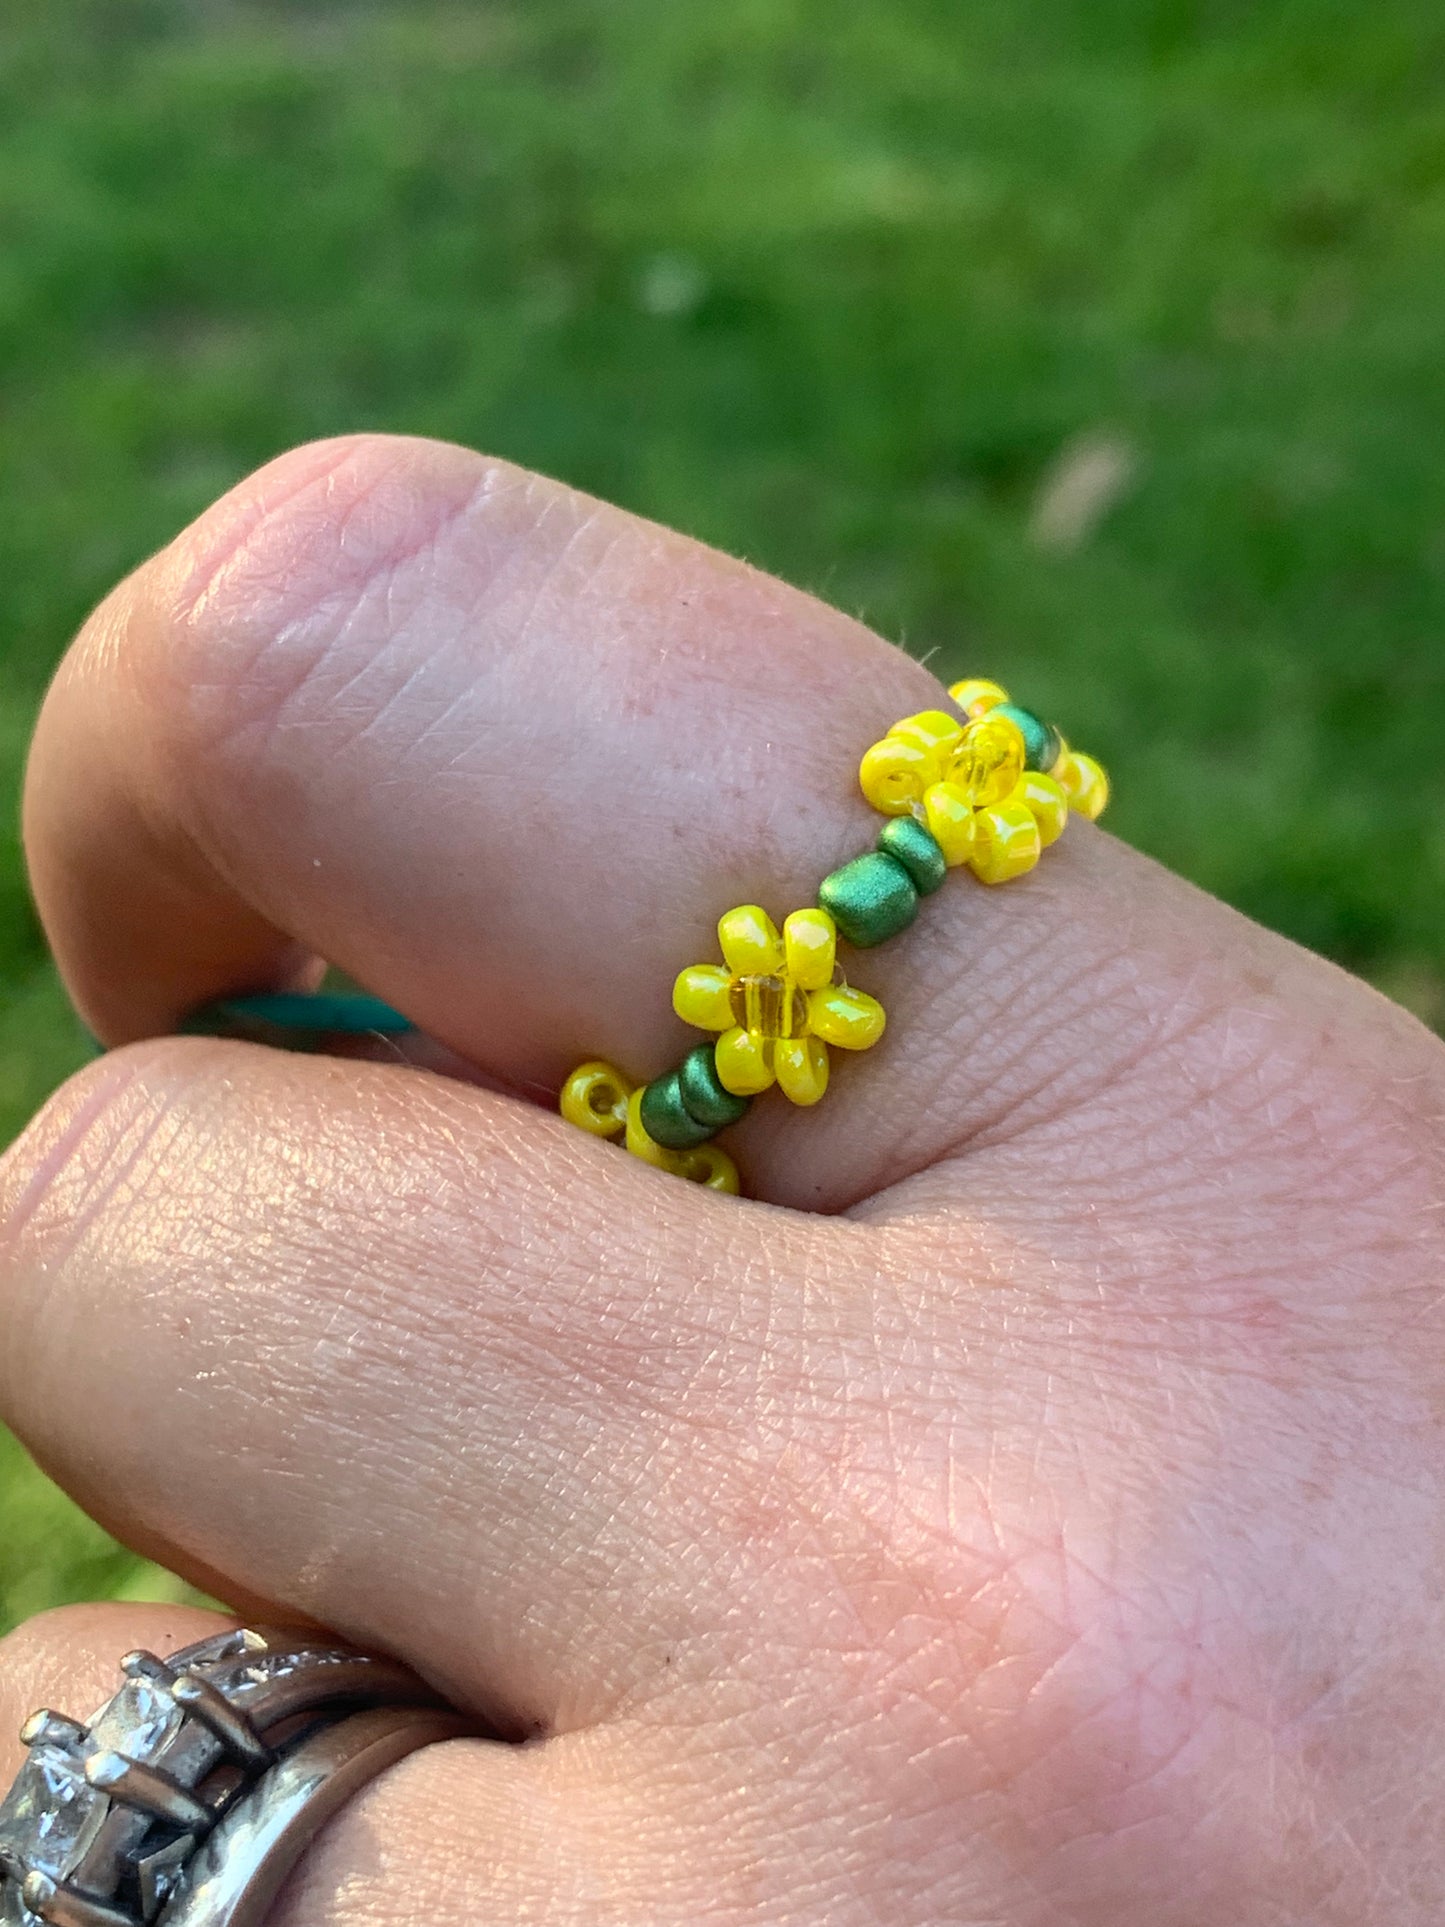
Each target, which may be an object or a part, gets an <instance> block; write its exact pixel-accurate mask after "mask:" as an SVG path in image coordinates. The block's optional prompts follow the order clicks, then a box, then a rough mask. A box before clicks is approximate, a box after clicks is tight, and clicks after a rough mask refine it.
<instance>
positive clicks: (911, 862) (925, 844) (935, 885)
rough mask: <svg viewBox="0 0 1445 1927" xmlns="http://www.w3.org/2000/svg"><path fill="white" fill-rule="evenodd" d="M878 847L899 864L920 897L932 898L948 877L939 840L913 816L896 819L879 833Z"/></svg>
mask: <svg viewBox="0 0 1445 1927" xmlns="http://www.w3.org/2000/svg"><path fill="white" fill-rule="evenodd" d="M878 847H879V849H880V850H883V851H886V852H887V854H888V855H889V856H891V857H893V858H894V859H895V860H896V861H897V862H899V863H901V864H902V865H903V867H904V869H905V870H906V871H907V872H908V874H909V876H910V877H912V879H913V887H914V889H915V890H916V891H917V892H918V894H919V896H921V897H931V896H932V895H933V893H934V891H935V890H937V889H939V888H940V887H941V885H942V883H943V880H944V878H945V877H946V876H947V875H948V861H947V859H946V858H945V856H944V854H943V847H942V845H941V844H940V843H939V841H938V838H937V837H936V836H935V835H934V834H933V832H932V830H930V829H929V828H928V827H927V825H926V824H923V823H920V822H919V821H918V819H917V817H914V816H895V817H894V818H893V819H892V821H891V822H888V823H885V824H884V826H883V828H882V829H881V830H880V831H879V832H878Z"/></svg>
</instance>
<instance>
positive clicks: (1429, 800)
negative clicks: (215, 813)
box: [0, 0, 1445, 1621]
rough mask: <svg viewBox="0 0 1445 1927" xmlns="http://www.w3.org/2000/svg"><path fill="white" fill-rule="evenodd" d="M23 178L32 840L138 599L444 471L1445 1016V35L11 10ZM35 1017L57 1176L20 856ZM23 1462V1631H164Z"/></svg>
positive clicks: (11, 321) (8, 558) (26, 681)
mask: <svg viewBox="0 0 1445 1927" xmlns="http://www.w3.org/2000/svg"><path fill="white" fill-rule="evenodd" d="M0 136H3V137H0V652H3V653H0V660H3V676H0V780H3V782H4V784H5V785H6V786H7V788H8V793H9V795H10V796H11V797H12V798H13V795H14V793H15V792H16V790H17V788H18V783H19V774H20V767H21V759H22V755H23V746H24V741H25V737H26V733H27V730H28V726H29V722H30V719H31V716H32V714H33V711H34V706H35V703H36V701H37V699H38V697H39V695H40V693H41V690H42V688H43V686H44V683H45V680H46V678H47V676H48V674H49V672H50V670H51V668H52V666H53V664H54V662H55V661H56V658H57V656H58V654H59V652H60V650H61V649H62V648H63V646H64V644H65V641H66V638H67V637H68V635H69V634H70V633H71V631H72V630H73V629H74V627H75V625H76V623H77V622H78V621H79V620H80V618H81V617H82V616H83V615H84V613H85V610H86V608H87V606H88V605H89V604H90V603H91V602H92V601H93V600H94V599H95V598H96V597H97V596H99V595H100V594H101V593H102V592H103V591H104V590H105V589H106V588H107V587H108V586H109V585H110V583H111V582H112V581H113V580H114V579H115V578H116V576H117V575H118V574H120V573H121V572H122V571H124V570H126V569H128V568H129V567H131V566H132V565H133V564H134V563H136V562H137V561H138V560H139V559H140V558H141V557H142V556H143V555H145V554H146V552H147V551H148V550H149V549H151V548H152V547H154V546H155V545H156V544H158V543H160V542H161V541H163V540H164V539H165V538H166V537H168V536H169V535H170V534H171V533H173V532H174V530H175V529H176V528H178V527H179V526H180V525H181V524H182V523H184V522H185V521H186V520H187V519H188V518H189V517H191V516H192V515H194V514H195V513H196V512H197V511H199V510H200V509H201V508H202V507H204V506H205V504H206V503H207V501H209V500H210V499H211V498H212V497H213V496H214V495H215V494H216V493H217V492H218V491H219V490H221V489H222V488H224V487H225V486H226V485H227V484H229V483H230V482H231V481H233V480H234V479H236V478H237V477H238V476H240V475H241V474H243V473H244V472H245V471H246V470H247V469H248V468H250V467H252V466H253V465H254V464H256V463H258V462H260V461H262V460H264V459H265V458H266V457H267V456H269V455H271V454H273V453H274V452H275V451H276V450H278V449H280V448H282V447H284V446H286V445H287V444H289V443H292V442H296V441H299V440H301V439H303V438H305V437H308V436H312V435H320V434H327V433H331V432H334V431H337V430H342V429H351V428H360V427H377V428H390V429H406V430H412V431H422V432H426V433H432V434H438V435H445V436H450V437H454V438H456V439H459V440H463V441H469V442H473V443H477V444H481V445H484V446H486V447H488V448H489V449H492V450H495V451H498V452H500V453H504V454H506V455H509V456H512V457H514V458H516V459H518V460H521V461H524V462H529V463H532V464H534V465H536V466H538V467H541V468H543V469H545V470H549V471H551V472H553V473H555V474H558V475H562V476H565V477H566V478H567V479H568V480H570V481H573V482H576V483H579V484H581V485H582V486H584V487H587V488H590V489H593V490H596V491H598V492H600V493H602V494H604V495H608V496H611V497H612V498H614V499H616V500H618V501H620V502H623V503H625V504H627V505H628V506H629V507H632V508H635V509H638V510H641V511H642V512H644V513H646V514H649V515H654V516H657V517H660V518H662V519H663V520H666V521H669V522H672V523H675V524H679V525H681V526H682V527H684V528H686V529H689V530H692V531H694V532H695V533H697V534H698V535H700V536H703V537H706V538H707V539H709V540H711V541H714V542H717V543H720V544H722V545H723V546H724V547H726V548H729V549H732V550H735V551H738V552H741V553H744V554H746V555H748V556H750V557H751V558H752V559H754V560H755V561H757V562H759V563H760V564H762V565H764V566H766V567H768V568H772V569H776V570H778V571H780V572H781V573H782V574H784V575H786V576H789V577H791V578H793V579H794V580H796V581H800V582H803V583H805V584H808V585H811V586H813V587H815V588H817V589H818V590H819V591H820V592H821V593H822V594H824V595H826V596H828V597H830V598H831V599H833V600H835V601H837V602H839V603H841V604H843V605H844V606H846V607H848V608H850V609H854V610H856V611H859V612H860V613H862V614H863V615H864V616H866V618H867V619H868V620H869V621H871V622H873V623H874V624H876V625H877V626H878V627H879V628H881V629H882V630H883V631H885V632H886V633H888V634H892V635H897V636H900V637H903V638H905V639H906V640H907V641H908V643H909V645H910V646H912V647H914V648H916V649H918V650H919V651H924V650H936V651H937V652H938V660H939V661H940V662H941V663H942V664H944V665H946V666H947V667H949V668H954V667H957V668H958V669H959V670H960V671H961V670H962V669H963V668H964V667H969V666H973V667H977V668H980V669H983V670H986V671H988V672H990V673H997V674H1000V675H1003V676H1004V677H1005V678H1007V679H1008V680H1009V681H1011V682H1012V683H1013V684H1014V685H1015V686H1016V687H1018V688H1019V689H1020V690H1021V691H1027V692H1028V693H1029V695H1030V696H1031V697H1032V698H1033V699H1035V700H1037V702H1038V703H1039V704H1040V706H1042V707H1045V708H1047V709H1049V710H1051V711H1053V712H1054V713H1057V714H1059V715H1061V716H1065V717H1067V718H1068V719H1069V721H1070V724H1071V726H1072V727H1073V729H1074V731H1075V732H1076V734H1077V736H1078V738H1079V739H1080V740H1082V741H1086V742H1088V743H1089V744H1090V745H1091V746H1096V747H1097V748H1098V750H1099V752H1100V754H1101V755H1102V756H1103V757H1104V758H1105V759H1106V760H1107V761H1108V762H1109V763H1110V764H1111V765H1112V766H1113V767H1114V768H1115V769H1116V772H1117V775H1118V776H1119V778H1120V779H1121V780H1120V785H1119V797H1118V802H1117V806H1116V809H1115V812H1114V815H1113V818H1112V821H1113V825H1114V827H1116V828H1117V829H1118V830H1119V831H1120V833H1121V834H1123V835H1125V836H1127V837H1129V838H1131V839H1132V840H1134V841H1135V842H1137V843H1139V844H1141V845H1143V846H1144V847H1146V848H1148V849H1150V850H1152V851H1154V852H1156V853H1157V854H1158V855H1160V856H1161V857H1163V858H1164V859H1165V860H1166V861H1167V862H1169V863H1172V864H1174V865H1176V866H1178V867H1179V868H1180V869H1182V870H1184V871H1185V872H1186V873H1188V874H1189V875H1190V876H1192V877H1195V878H1196V879H1198V880H1199V881H1200V882H1201V883H1204V884H1205V885H1207V886H1208V887H1210V888H1211V889H1214V890H1217V891H1219V892H1221V893H1222V894H1223V895H1225V896H1226V897H1228V898H1230V899H1231V900H1232V901H1233V902H1235V903H1238V904H1240V905H1241V906H1243V907H1244V908H1245V909H1247V910H1249V911H1250V912H1252V913H1253V914H1255V915H1257V916H1259V917H1261V918H1263V919H1264V920H1265V921H1266V922H1269V923H1271V924H1274V925H1275V926H1277V927H1278V928H1280V929H1282V930H1285V931H1287V932H1288V933H1289V934H1291V935H1293V936H1296V937H1299V938H1301V939H1302V940H1303V941H1305V942H1307V943H1310V944H1313V945H1315V946H1317V947H1319V948H1321V949H1324V950H1326V951H1328V952H1329V953H1330V954H1331V955H1333V956H1336V957H1338V958H1340V959H1341V960H1342V961H1344V962H1345V963H1347V964H1349V965H1351V966H1352V967H1354V968H1357V969H1360V970H1362V971H1363V972H1365V973H1366V974H1367V975H1369V976H1371V977H1373V978H1374V979H1375V980H1376V981H1378V982H1380V983H1381V984H1383V985H1385V986H1386V987H1387V988H1391V989H1393V990H1394V991H1395V992H1396V993H1397V994H1400V995H1402V996H1403V997H1405V998H1406V999H1407V1000H1408V1001H1411V1002H1413V1003H1414V1004H1415V1005H1416V1007H1417V1008H1419V1009H1421V1010H1422V1011H1423V1012H1424V1013H1425V1014H1426V1015H1427V1016H1430V1017H1432V1018H1434V1019H1437V1020H1438V1019H1440V1018H1441V1017H1442V1016H1445V988H1442V986H1445V913H1442V908H1441V906H1442V902H1445V755H1442V754H1441V745H1442V742H1445V646H1442V629H1445V622H1442V618H1445V594H1442V585H1445V354H1442V352H1441V343H1442V322H1445V14H1442V12H1441V10H1440V8H1439V6H1438V0H1372V4H1371V5H1369V6H1360V5H1358V4H1355V0H1350V3H1349V4H1345V0H1273V4H1271V5H1270V6H1267V7H1262V6H1258V5H1256V4H1251V3H1250V0H990V4H988V5H978V6H970V5H965V4H962V0H727V4H725V5H717V4H714V3H711V0H710V3H708V4H704V3H703V0H697V3H696V4H694V3H693V0H499V3H498V4H494V5H487V4H477V3H476V0H456V3H455V4H452V5H450V6H447V5H405V4H395V3H393V4H391V5H387V6H378V7H377V8H375V9H371V8H364V7H359V6H357V7H347V6H345V5H341V4H328V5H323V4H320V3H319V0H318V4H316V5H314V6H310V7H307V6H303V5H289V6H283V5H271V6H262V5H253V6H247V5H243V4H238V3H237V4H226V0H204V3H203V0H47V3H46V5H45V6H44V7H36V6H34V5H22V4H21V0H0ZM1091 449H1092V450H1094V451H1095V456H1096V457H1097V451H1098V450H1100V449H1103V450H1104V451H1105V454H1106V457H1107V460H1108V461H1112V462H1113V465H1114V475H1115V482H1116V486H1115V489H1114V492H1113V499H1112V500H1111V501H1108V502H1104V501H1099V502H1097V503H1096V504H1095V512H1094V513H1093V514H1092V515H1091V516H1087V515H1086V516H1082V517H1081V518H1080V519H1079V521H1078V522H1077V524H1076V526H1075V527H1074V529H1073V531H1072V538H1071V539H1064V537H1065V536H1067V535H1068V531H1067V530H1065V531H1064V534H1063V535H1061V534H1060V533H1059V529H1058V521H1059V518H1058V514H1057V512H1056V511H1057V505H1058V500H1059V491H1060V483H1061V477H1063V478H1067V477H1068V476H1069V475H1070V474H1072V475H1073V476H1074V477H1075V480H1076V481H1077V480H1078V477H1079V475H1080V473H1084V474H1085V475H1086V474H1087V472H1088V470H1089V465H1090V460H1091V458H1090V456H1089V454H1088V451H1089V450H1091ZM1067 494H1068V489H1067V488H1065V489H1064V495H1065V497H1067ZM1051 501H1052V502H1053V504H1054V507H1053V508H1052V509H1050V508H1048V507H1047V506H1044V505H1047V504H1048V503H1050V502H1051ZM1051 529H1053V530H1054V533H1053V535H1052V536H1050V533H1049V532H1050V530H1051ZM0 999H3V1002H0V1128H3V1129H5V1130H6V1131H13V1130H14V1129H16V1128H18V1127H19V1125H20V1124H21V1123H22V1122H23V1120H24V1118H25V1116H26V1115H27V1114H28V1112H29V1111H30V1109H31V1108H32V1107H33V1106H34V1104H35V1103H36V1102H37V1101H38V1100H39V1099H40V1098H41V1097H42V1096H43V1095H44V1093H45V1092H46V1091H47V1090H48V1089H50V1088H51V1087H52V1086H53V1085H54V1084H55V1082H56V1081H57V1080H58V1079H59V1078H60V1077H61V1076H63V1075H64V1074H65V1072H67V1071H68V1070H69V1069H70V1068H71V1067H72V1066H73V1065H74V1064H75V1063H77V1062H78V1061H79V1060H80V1058H81V1056H82V1055H83V1051H84V1040H83V1039H82V1037H81V1036H80V1033H79V1031H78V1028H77V1027H76V1025H75V1023H74V1021H73V1020H72V1019H70V1018H69V1017H68V1016H67V1014H66V1012H65V1009H64V1005H63V1002H62V1000H61V998H60V996H59V994H58V992H57V991H56V989H55V986H54V984H53V980H52V978H51V975H50V972H49V969H48V966H47V964H46V962H45V957H44V951H43V947H42V944H41V939H40V936H39V933H38V931H37V929H36V926H35V923H34V919H33V917H32V915H31V913H30V911H29V909H28V907H27V902H26V897H25V892H24V883H23V878H22V871H21V864H20V857H19V851H18V847H17V845H16V842H15V840H14V838H13V835H11V836H9V837H8V840H6V841H5V842H4V844H3V847H0ZM0 1342H3V1341H0ZM7 1451H8V1452H9V1456H5V1457H0V1621H3V1620H5V1619H9V1618H13V1617H14V1616H16V1615H18V1614H19V1613H21V1612H22V1611H24V1610H29V1609H32V1608H34V1607H36V1606H39V1605H42V1604H45V1603H48V1602H50V1601H53V1600H58V1599H61V1598H65V1597H70V1596H76V1595H79V1594H85V1593H92V1592H97V1591H114V1590H122V1591H125V1590H129V1591H132V1592H133V1591H135V1590H137V1589H143V1588H144V1587H145V1586H147V1585H149V1584H153V1583H160V1584H164V1583H165V1582H164V1581H160V1580H157V1579H156V1577H155V1575H153V1574H148V1573H147V1571H146V1570H145V1569H143V1568H142V1567H140V1566H139V1564H138V1562H136V1561H134V1560H131V1559H129V1558H128V1556H126V1555H122V1554H118V1553H116V1552H115V1551H114V1550H113V1549H111V1548H110V1547H109V1546H108V1544H107V1543H106V1541H105V1540H104V1539H103V1537H102V1536H101V1535H100V1534H99V1533H98V1532H96V1531H95V1530H94V1529H93V1528H91V1527H90V1526H88V1525H87V1524H85V1523H84V1522H83V1521H81V1520H79V1518H78V1517H77V1515H75V1514H74V1513H73V1512H72V1511H71V1510H70V1509H69V1508H68V1507H66V1506H64V1505H63V1504H62V1502H61V1501H60V1500H59V1499H58V1497H57V1496H56V1495H54V1494H53V1493H52V1491H51V1490H50V1488H49V1487H47V1486H45V1485H44V1484H43V1482H42V1481H41V1480H40V1479H39V1476H38V1474H36V1473H34V1472H33V1471H31V1470H29V1469H28V1468H26V1467H25V1466H24V1465H23V1464H22V1462H21V1460H20V1457H19V1454H18V1452H15V1451H14V1450H13V1448H7Z"/></svg>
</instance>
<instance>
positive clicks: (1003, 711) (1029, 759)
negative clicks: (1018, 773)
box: [988, 703, 1064, 774]
mask: <svg viewBox="0 0 1445 1927" xmlns="http://www.w3.org/2000/svg"><path fill="white" fill-rule="evenodd" d="M988 714H989V715H990V716H1007V717H1008V719H1009V721H1010V722H1011V723H1012V724H1013V725H1014V726H1015V728H1016V729H1017V730H1018V731H1019V733H1020V734H1021V735H1022V737H1023V739H1024V767H1025V769H1037V770H1042V771H1043V772H1044V773H1045V774H1047V773H1048V771H1049V770H1051V769H1052V768H1053V766H1054V764H1055V763H1057V762H1058V760H1059V756H1060V754H1061V752H1062V750H1063V747H1064V739H1063V737H1062V736H1060V734H1059V732H1058V731H1057V730H1056V729H1055V728H1054V726H1053V724H1052V723H1046V722H1045V721H1044V720H1043V718H1042V717H1041V716H1036V715H1035V714H1034V712H1033V711H1032V710H1031V709H1020V707H1019V705H1018V704H1017V703H998V704H996V705H995V707H994V708H992V709H990V710H989V711H988Z"/></svg>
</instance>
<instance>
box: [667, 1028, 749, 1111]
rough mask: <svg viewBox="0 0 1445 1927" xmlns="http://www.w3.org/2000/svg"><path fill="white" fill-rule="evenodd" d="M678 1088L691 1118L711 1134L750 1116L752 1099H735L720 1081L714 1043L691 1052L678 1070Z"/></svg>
mask: <svg viewBox="0 0 1445 1927" xmlns="http://www.w3.org/2000/svg"><path fill="white" fill-rule="evenodd" d="M676 1075H677V1086H678V1090H679V1092H680V1093H681V1096H682V1101H683V1104H684V1106H685V1108H686V1110H687V1113H688V1115H689V1117H691V1118H693V1119H694V1120H695V1121H696V1122H697V1123H698V1124H703V1125H706V1127H707V1129H708V1130H709V1131H710V1132H711V1131H721V1130H722V1129H723V1128H724V1126H725V1125H728V1124H736V1123H737V1122H738V1120H739V1118H743V1117H746V1116H747V1114H748V1108H749V1106H750V1105H751V1103H752V1099H751V1098H750V1097H734V1096H733V1094H732V1092H731V1091H729V1090H725V1089H724V1088H723V1086H722V1084H721V1083H720V1082H719V1081H718V1074H717V1059H716V1057H715V1056H714V1055H713V1046H712V1045H711V1044H699V1045H698V1047H697V1049H696V1050H690V1051H689V1052H688V1054H687V1056H686V1057H684V1058H683V1060H682V1062H681V1063H680V1064H679V1065H678V1067H677V1073H676Z"/></svg>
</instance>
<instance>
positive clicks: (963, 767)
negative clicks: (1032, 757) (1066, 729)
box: [946, 716, 1025, 809]
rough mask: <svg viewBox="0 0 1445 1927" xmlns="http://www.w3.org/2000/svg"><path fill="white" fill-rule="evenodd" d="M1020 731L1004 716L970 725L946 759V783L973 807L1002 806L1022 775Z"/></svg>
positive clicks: (1022, 739) (1021, 733) (1022, 743)
mask: <svg viewBox="0 0 1445 1927" xmlns="http://www.w3.org/2000/svg"><path fill="white" fill-rule="evenodd" d="M1024 757H1025V749H1024V738H1023V731H1022V730H1021V729H1020V728H1019V727H1018V725H1017V724H1016V723H1011V722H1009V721H1008V719H1007V718H1006V717H1000V718H997V719H996V718H994V717H992V716H983V717H981V718H980V719H979V721H978V722H976V723H970V724H969V726H968V728H967V729H966V730H965V731H964V732H963V735H962V737H961V738H960V739H959V744H958V747H957V749H956V750H955V751H954V752H953V755H952V757H951V758H950V760H949V765H948V769H947V772H946V780H947V781H948V782H950V783H956V784H957V785H958V787H959V789H961V790H962V791H963V793H964V795H965V796H966V797H967V798H968V799H969V801H970V802H971V803H973V805H974V806H975V808H979V809H982V808H984V807H986V806H987V805H988V804H990V803H1002V802H1003V800H1004V798H1005V797H1007V796H1011V795H1012V794H1013V792H1014V789H1015V788H1016V786H1017V784H1018V780H1019V778H1020V777H1021V776H1022V775H1023V773H1024Z"/></svg>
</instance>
